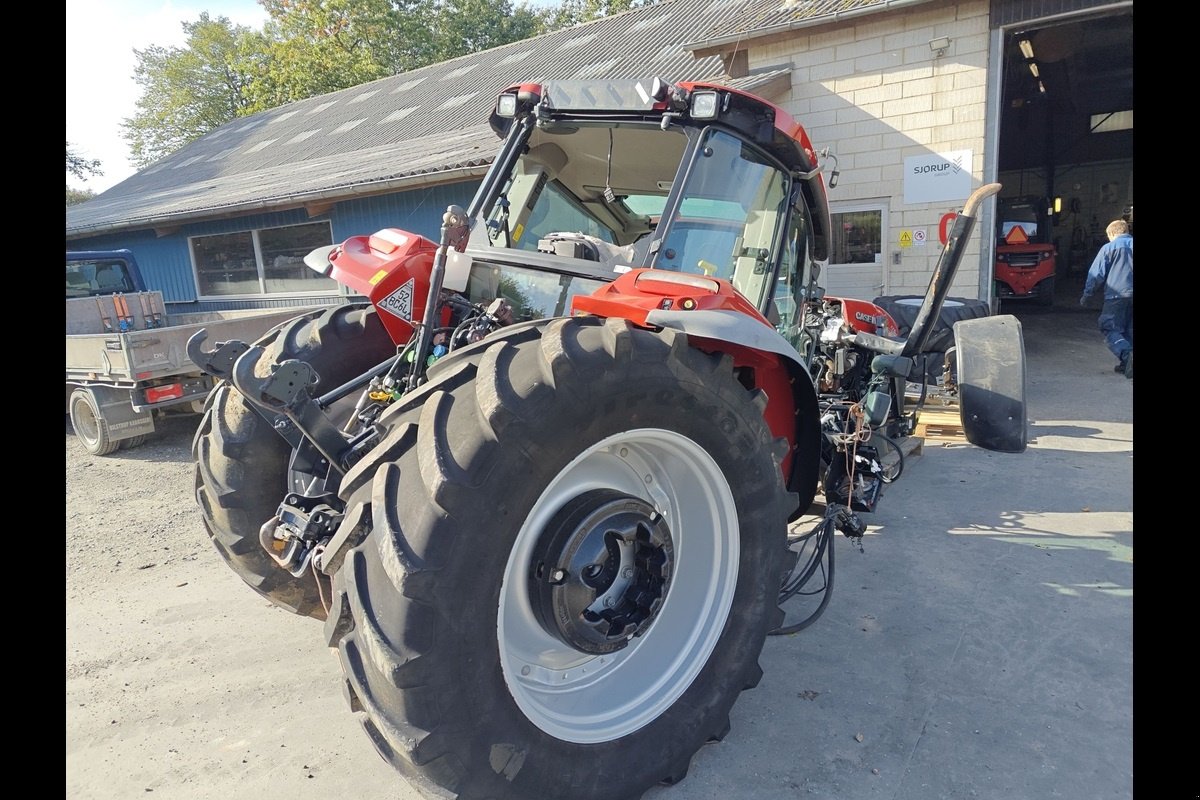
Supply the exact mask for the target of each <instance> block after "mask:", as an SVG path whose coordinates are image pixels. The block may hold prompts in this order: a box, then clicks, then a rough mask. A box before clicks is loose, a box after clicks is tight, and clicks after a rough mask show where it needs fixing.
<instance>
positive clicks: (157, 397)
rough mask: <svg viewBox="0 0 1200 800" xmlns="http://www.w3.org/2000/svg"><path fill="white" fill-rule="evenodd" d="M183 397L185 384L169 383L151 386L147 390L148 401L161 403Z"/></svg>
mask: <svg viewBox="0 0 1200 800" xmlns="http://www.w3.org/2000/svg"><path fill="white" fill-rule="evenodd" d="M180 397H183V384H180V383H168V384H167V385H166V386H151V387H150V388H149V389H147V390H146V403H147V404H151V405H152V404H154V403H161V402H163V401H164V400H175V399H177V398H180Z"/></svg>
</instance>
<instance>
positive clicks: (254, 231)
mask: <svg viewBox="0 0 1200 800" xmlns="http://www.w3.org/2000/svg"><path fill="white" fill-rule="evenodd" d="M321 223H324V224H325V225H327V226H328V227H329V243H330V244H335V242H334V241H333V222H332V221H330V220H327V219H325V220H322V219H316V220H308V221H306V222H293V223H289V224H287V225H269V226H267V227H265V228H249V229H245V228H243V229H241V230H236V231H219V232H215V233H201V234H196V235H195V236H189V237H188V240H187V241H188V259H189V261H191V265H192V286H193V287H194V288H195V291H196V299H197V300H205V301H221V300H287V299H296V298H305V297H335V296H338V295H347V294H348V292H347V291H346V287H344V286H342V285H341V284H339V283H336V282H335V284H334V286H333V287H331V288H329V289H321V290H318V291H313V292H268V291H266V288H267V286H266V270H265V267H264V265H263V257H262V243H261V242H260V241H259V232H260V231H266V230H277V229H279V228H298V227H300V226H301V225H319V224H321ZM236 233H249V234H250V243H251V245H252V246H253V248H254V262H255V265H256V266H257V268H258V292H257V293H250V294H246V293H243V294H203V293H202V292H201V291H200V271H199V270H198V269H197V267H196V248H195V241H196V240H197V239H205V238H208V237H211V236H228V235H230V234H236Z"/></svg>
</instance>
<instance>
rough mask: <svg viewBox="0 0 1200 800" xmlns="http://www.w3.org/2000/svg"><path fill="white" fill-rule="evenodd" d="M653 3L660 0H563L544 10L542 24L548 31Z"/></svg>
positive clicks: (656, 3)
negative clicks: (556, 5)
mask: <svg viewBox="0 0 1200 800" xmlns="http://www.w3.org/2000/svg"><path fill="white" fill-rule="evenodd" d="M653 5H658V0H563V2H561V3H559V5H558V7H557V8H551V9H547V10H546V11H545V12H543V14H542V24H543V26H544V27H545V29H546V30H547V31H556V30H561V29H563V28H569V27H571V26H572V25H579V24H581V23H584V22H591V21H592V20H597V19H600V18H601V17H610V16H612V15H613V14H620V13H621V12H622V11H629V10H630V9H633V8H642V7H643V6H653Z"/></svg>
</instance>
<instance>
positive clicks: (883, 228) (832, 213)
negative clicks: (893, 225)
mask: <svg viewBox="0 0 1200 800" xmlns="http://www.w3.org/2000/svg"><path fill="white" fill-rule="evenodd" d="M888 202H889V201H888V200H886V199H880V200H855V201H853V202H849V201H843V202H840V203H830V204H829V218H830V223H831V224H834V225H836V224H837V222H836V219H835V217H836V216H837V215H838V214H853V213H856V212H859V211H878V212H879V260H878V261H876V262H874V263H876V264H879V265H880V266H882V267H884V268H885V269H884V271H885V272H886V267H887V243H888ZM829 249H830V253H829V266H830V267H857V266H862V264H864V263H872V262H862V261H859V262H857V263H852V262H844V261H834V260H833V247H832V246H831V247H830V248H829Z"/></svg>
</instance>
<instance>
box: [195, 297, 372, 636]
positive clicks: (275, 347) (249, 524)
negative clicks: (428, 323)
mask: <svg viewBox="0 0 1200 800" xmlns="http://www.w3.org/2000/svg"><path fill="white" fill-rule="evenodd" d="M258 344H259V345H261V346H262V347H263V349H264V353H263V356H262V358H261V359H260V361H259V366H258V369H259V370H266V369H268V368H269V366H270V365H271V364H275V363H279V362H281V361H285V360H287V359H293V358H294V359H300V360H302V361H306V362H308V363H309V364H311V365H312V367H313V368H314V369H315V370H316V372H317V375H318V376H319V377H320V383H319V384H318V386H317V391H318V392H324V391H329V390H331V389H334V388H336V387H338V386H340V385H341V384H342V383H345V382H346V381H348V380H350V379H351V378H354V377H355V376H357V375H360V374H362V373H363V372H365V371H366V370H368V369H369V368H371V367H372V366H374V365H375V364H378V363H379V362H381V361H383V360H384V359H386V358H388V357H389V356H390V355H392V354H394V353H395V344H394V343H393V342H392V341H391V340H390V339H389V338H388V336H387V333H386V331H385V330H384V328H383V325H382V324H381V323H380V322H379V320H378V319H377V318H376V316H375V309H374V308H371V307H369V306H366V307H364V306H363V305H342V306H335V307H333V308H330V309H327V310H323V311H313V312H310V313H308V314H304V315H303V316H300V317H297V318H296V319H294V320H291V321H290V322H287V323H284V324H283V325H281V326H279V327H277V328H275V329H274V330H272V331H271V332H269V333H268V334H266V335H265V336H264V337H263V338H262V339H261V340H259V342H258ZM262 374H266V373H265V372H264V373H262ZM291 453H292V450H291V447H290V446H289V445H288V443H287V442H286V441H285V440H284V439H283V437H281V436H280V435H279V434H278V433H276V432H275V430H274V429H273V428H272V427H271V425H270V424H269V423H268V422H267V421H266V419H264V418H263V417H261V416H259V414H258V413H257V412H255V411H254V410H253V408H251V406H250V405H249V404H248V403H247V402H246V400H245V398H244V397H243V396H242V394H241V393H240V392H239V391H238V390H237V389H236V388H234V386H233V385H232V384H230V383H228V382H226V381H222V382H221V383H220V384H218V385H217V387H216V388H214V389H213V391H212V393H211V394H210V395H209V398H208V401H207V403H206V410H205V412H204V415H203V417H201V420H200V425H199V427H198V428H197V431H196V436H195V438H194V439H193V441H192V455H193V458H194V459H195V462H196V472H195V480H196V501H197V503H198V504H199V506H200V512H201V516H202V518H203V520H204V526H205V528H206V529H207V530H208V534H209V538H210V539H211V541H212V543H213V546H214V547H216V549H217V552H218V553H220V555H221V557H222V558H223V559H225V561H226V563H228V564H229V566H230V567H231V568H232V569H233V571H234V572H236V573H237V574H238V576H239V577H241V579H242V580H244V581H245V582H246V583H247V584H248V585H249V586H250V587H251V588H253V589H254V590H255V591H256V592H258V593H259V594H261V595H262V596H263V597H266V598H267V599H268V600H270V601H271V602H272V603H275V604H276V605H278V606H281V607H283V608H286V609H288V610H289V611H292V612H294V613H296V614H300V615H303V616H310V617H316V618H317V619H325V608H324V606H323V605H322V602H321V595H320V589H319V587H318V586H317V583H316V579H315V578H314V577H313V576H312V575H311V574H306V575H305V576H304V577H301V578H297V577H294V576H293V575H292V574H291V573H290V572H288V571H287V570H285V569H283V568H282V567H280V566H279V565H278V564H277V563H276V562H275V561H274V560H273V559H272V558H271V557H270V556H269V555H268V554H267V553H266V551H265V550H263V549H262V546H261V545H260V544H259V528H260V527H261V526H262V525H263V523H265V522H266V521H267V520H269V519H271V518H272V517H273V516H274V515H275V511H276V509H277V508H278V507H279V503H280V502H281V501H282V500H283V497H284V494H285V493H286V492H287V491H288V490H289V488H295V487H290V486H289V475H288V464H289V460H290V457H291Z"/></svg>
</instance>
